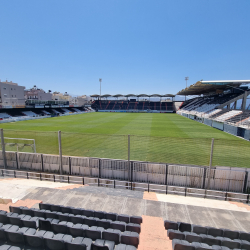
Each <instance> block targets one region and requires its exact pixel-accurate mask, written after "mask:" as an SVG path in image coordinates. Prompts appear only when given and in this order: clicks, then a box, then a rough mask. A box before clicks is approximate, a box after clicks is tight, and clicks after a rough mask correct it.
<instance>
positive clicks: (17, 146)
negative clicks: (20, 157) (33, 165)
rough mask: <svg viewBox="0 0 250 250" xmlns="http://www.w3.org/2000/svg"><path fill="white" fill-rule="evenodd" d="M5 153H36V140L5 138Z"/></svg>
mask: <svg viewBox="0 0 250 250" xmlns="http://www.w3.org/2000/svg"><path fill="white" fill-rule="evenodd" d="M4 144H5V151H16V152H29V153H36V143H35V139H26V138H10V137H4Z"/></svg>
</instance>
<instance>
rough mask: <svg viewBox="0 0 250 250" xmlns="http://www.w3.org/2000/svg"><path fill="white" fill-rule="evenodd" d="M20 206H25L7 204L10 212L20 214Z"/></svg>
mask: <svg viewBox="0 0 250 250" xmlns="http://www.w3.org/2000/svg"><path fill="white" fill-rule="evenodd" d="M22 208H25V207H15V206H9V209H10V212H12V213H17V214H21V213H22V210H21V209H22Z"/></svg>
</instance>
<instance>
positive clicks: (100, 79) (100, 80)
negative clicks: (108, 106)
mask: <svg viewBox="0 0 250 250" xmlns="http://www.w3.org/2000/svg"><path fill="white" fill-rule="evenodd" d="M99 82H100V100H101V95H102V78H99Z"/></svg>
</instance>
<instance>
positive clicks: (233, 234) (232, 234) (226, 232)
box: [223, 229, 240, 240]
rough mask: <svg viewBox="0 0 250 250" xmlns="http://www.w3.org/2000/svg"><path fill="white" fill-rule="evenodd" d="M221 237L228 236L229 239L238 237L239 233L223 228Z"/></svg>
mask: <svg viewBox="0 0 250 250" xmlns="http://www.w3.org/2000/svg"><path fill="white" fill-rule="evenodd" d="M223 231H224V232H223V237H226V238H229V239H232V240H234V239H239V236H240V233H239V231H232V230H228V229H224V230H223Z"/></svg>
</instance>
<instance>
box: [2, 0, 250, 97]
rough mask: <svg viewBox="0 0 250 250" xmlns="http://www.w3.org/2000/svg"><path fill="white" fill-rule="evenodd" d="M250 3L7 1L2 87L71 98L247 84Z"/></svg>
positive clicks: (203, 0)
mask: <svg viewBox="0 0 250 250" xmlns="http://www.w3.org/2000/svg"><path fill="white" fill-rule="evenodd" d="M249 11H250V1H249V0H171V1H168V0H151V1H148V0H67V1H66V0H60V1H59V0H22V1H20V0H2V1H0V79H1V80H6V79H8V80H9V81H11V80H12V81H13V82H17V83H18V84H20V85H24V86H26V87H27V88H30V87H32V86H33V85H37V87H40V88H43V89H44V90H46V91H47V90H49V89H51V90H52V91H60V92H65V91H67V92H68V93H72V94H78V95H82V94H87V95H91V94H99V78H102V79H103V80H102V94H107V93H109V94H117V93H120V94H128V93H135V94H139V93H146V94H154V93H159V94H167V93H172V94H176V93H177V92H178V91H179V90H181V89H182V88H184V87H185V80H184V78H185V76H189V79H190V80H189V81H188V84H193V83H195V82H196V81H198V80H201V79H203V80H228V79H230V80H235V79H237V80H238V79H249V78H250V75H249V72H250V70H249V62H250V46H249V45H250V15H249Z"/></svg>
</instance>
